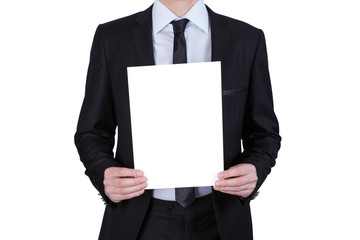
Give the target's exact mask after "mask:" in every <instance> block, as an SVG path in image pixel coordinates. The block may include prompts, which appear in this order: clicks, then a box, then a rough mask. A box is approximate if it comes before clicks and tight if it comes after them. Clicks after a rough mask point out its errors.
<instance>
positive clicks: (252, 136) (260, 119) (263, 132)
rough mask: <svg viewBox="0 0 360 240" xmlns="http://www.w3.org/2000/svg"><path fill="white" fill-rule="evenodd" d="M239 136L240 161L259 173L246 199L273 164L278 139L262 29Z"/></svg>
mask: <svg viewBox="0 0 360 240" xmlns="http://www.w3.org/2000/svg"><path fill="white" fill-rule="evenodd" d="M242 140H243V147H244V151H243V152H242V154H241V162H242V163H251V164H253V165H254V166H255V168H256V172H257V176H258V182H257V185H256V187H255V190H254V191H253V193H252V194H251V195H250V196H249V197H248V198H247V199H245V200H250V199H253V198H254V197H256V195H257V193H258V192H257V191H258V189H259V188H260V186H261V185H262V183H263V182H264V180H265V179H266V177H267V175H268V174H269V173H270V171H271V168H272V167H273V166H274V165H275V159H276V157H277V153H278V151H279V149H280V141H281V137H280V135H279V124H278V120H277V118H276V115H275V112H274V106H273V97H272V90H271V84H270V76H269V69H268V59H267V51H266V44H265V36H264V33H263V32H262V31H261V30H259V38H258V43H257V48H256V52H255V56H254V59H253V63H252V69H251V76H250V81H249V93H248V99H247V104H246V112H245V119H244V127H243V136H242Z"/></svg>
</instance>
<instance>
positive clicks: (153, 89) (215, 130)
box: [119, 62, 224, 189]
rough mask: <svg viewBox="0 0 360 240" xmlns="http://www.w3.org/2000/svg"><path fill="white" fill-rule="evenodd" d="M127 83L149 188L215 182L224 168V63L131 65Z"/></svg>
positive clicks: (139, 161)
mask: <svg viewBox="0 0 360 240" xmlns="http://www.w3.org/2000/svg"><path fill="white" fill-rule="evenodd" d="M128 82H129V95H130V111H131V128H132V137H133V150H134V162H135V168H136V169H141V170H143V171H144V175H145V176H146V177H147V184H148V187H147V188H148V189H154V188H175V187H193V186H212V185H214V183H215V181H216V180H217V173H219V172H220V171H222V170H223V169H224V166H223V134H222V92H221V66H220V62H207V63H191V64H189V63H188V64H174V65H157V66H144V67H129V68H128ZM119 134H121V133H119Z"/></svg>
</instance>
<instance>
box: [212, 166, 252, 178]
mask: <svg viewBox="0 0 360 240" xmlns="http://www.w3.org/2000/svg"><path fill="white" fill-rule="evenodd" d="M254 169H255V166H254V165H252V164H247V163H243V164H238V165H236V166H233V167H231V168H229V169H228V170H225V171H222V172H220V173H219V174H218V178H219V179H227V178H233V177H239V176H243V175H246V174H247V173H249V172H251V171H254Z"/></svg>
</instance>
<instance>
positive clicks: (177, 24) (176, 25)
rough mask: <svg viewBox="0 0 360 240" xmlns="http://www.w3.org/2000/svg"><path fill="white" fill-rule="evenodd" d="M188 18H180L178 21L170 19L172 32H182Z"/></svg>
mask: <svg viewBox="0 0 360 240" xmlns="http://www.w3.org/2000/svg"><path fill="white" fill-rule="evenodd" d="M188 22H189V19H186V18H184V19H181V20H179V21H175V20H174V21H172V22H171V24H172V25H173V29H174V34H177V33H182V32H184V31H185V28H186V25H187V24H188Z"/></svg>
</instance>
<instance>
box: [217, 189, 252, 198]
mask: <svg viewBox="0 0 360 240" xmlns="http://www.w3.org/2000/svg"><path fill="white" fill-rule="evenodd" d="M214 189H215V190H216V191H219V192H223V193H227V194H231V195H236V196H241V197H244V198H246V197H248V196H250V194H251V193H252V192H253V191H254V188H249V189H244V190H241V191H238V189H231V190H229V189H217V188H216V187H214Z"/></svg>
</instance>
